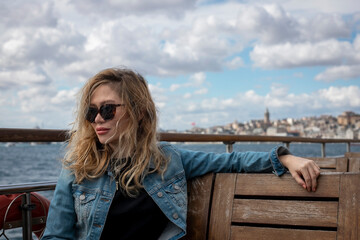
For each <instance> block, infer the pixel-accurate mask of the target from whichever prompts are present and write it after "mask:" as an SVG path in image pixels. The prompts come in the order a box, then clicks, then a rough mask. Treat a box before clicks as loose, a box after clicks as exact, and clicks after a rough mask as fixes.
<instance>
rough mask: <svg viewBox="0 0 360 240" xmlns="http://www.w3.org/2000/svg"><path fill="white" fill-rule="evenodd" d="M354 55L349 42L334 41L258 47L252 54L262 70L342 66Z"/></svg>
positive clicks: (255, 63)
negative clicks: (345, 60)
mask: <svg viewBox="0 0 360 240" xmlns="http://www.w3.org/2000/svg"><path fill="white" fill-rule="evenodd" d="M352 55H353V47H352V45H351V44H350V43H348V42H340V41H337V40H334V39H331V40H325V41H321V42H318V43H315V44H312V43H310V42H306V43H297V44H292V43H285V44H277V45H260V44H259V45H256V46H255V47H254V50H253V51H252V52H251V53H250V56H251V59H252V60H253V61H254V65H255V66H257V67H262V68H288V67H302V66H317V65H332V64H341V63H342V61H343V60H344V59H346V58H350V57H352Z"/></svg>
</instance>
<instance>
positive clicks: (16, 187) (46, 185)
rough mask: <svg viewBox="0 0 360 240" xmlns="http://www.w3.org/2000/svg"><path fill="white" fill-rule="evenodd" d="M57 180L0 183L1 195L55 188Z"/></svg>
mask: <svg viewBox="0 0 360 240" xmlns="http://www.w3.org/2000/svg"><path fill="white" fill-rule="evenodd" d="M55 186H56V181H48V182H33V183H19V184H8V185H0V195H4V194H15V193H27V192H40V191H48V190H54V189H55Z"/></svg>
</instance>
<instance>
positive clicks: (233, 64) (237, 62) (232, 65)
mask: <svg viewBox="0 0 360 240" xmlns="http://www.w3.org/2000/svg"><path fill="white" fill-rule="evenodd" d="M225 65H226V66H227V68H229V69H237V68H240V67H242V66H244V61H243V60H242V59H241V58H240V57H235V58H233V59H231V60H230V61H228V62H226V63H225Z"/></svg>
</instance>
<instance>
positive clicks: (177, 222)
mask: <svg viewBox="0 0 360 240" xmlns="http://www.w3.org/2000/svg"><path fill="white" fill-rule="evenodd" d="M160 148H161V149H162V151H163V152H164V154H165V155H166V156H167V157H168V159H169V164H168V167H167V170H166V171H165V173H164V175H163V177H162V176H160V175H159V174H157V173H152V174H148V175H147V176H146V177H145V178H144V182H143V185H144V188H145V190H146V191H147V193H148V194H149V195H150V196H151V198H152V199H153V200H154V201H155V203H156V204H157V205H158V206H159V207H160V209H161V210H162V211H163V213H164V214H165V215H166V216H167V218H168V220H169V223H168V225H167V227H166V228H165V230H164V231H163V233H162V235H161V236H160V238H159V239H179V238H180V237H182V236H184V235H185V234H186V213H187V184H186V180H187V179H190V178H194V177H197V176H201V175H203V174H206V173H208V172H274V173H275V174H276V175H278V176H280V175H282V174H284V173H285V172H286V169H285V168H284V167H283V166H282V164H281V163H280V161H279V158H278V150H279V147H276V148H274V149H272V150H271V151H270V153H266V152H233V153H220V154H215V153H204V152H197V151H190V150H184V149H178V148H176V147H175V146H173V145H171V144H169V143H161V144H160ZM280 148H281V149H282V152H284V151H283V147H280ZM286 151H287V150H286ZM150 165H151V164H150ZM150 168H151V166H150ZM115 191H116V183H115V180H114V177H113V175H112V173H111V172H110V171H107V172H106V173H105V174H104V175H103V176H101V177H99V178H98V179H93V180H84V181H83V182H82V183H81V184H76V183H74V175H73V174H72V173H71V172H70V171H69V170H66V169H63V170H62V171H61V174H60V177H59V179H58V183H57V186H56V189H55V193H54V197H53V199H52V201H51V205H50V209H49V214H48V220H47V223H46V229H45V233H44V236H43V238H42V239H94V240H95V239H100V236H101V232H102V230H103V228H104V225H105V221H106V217H107V213H108V210H109V208H110V205H111V202H112V199H113V197H114V194H115ZM119 231H126V229H121V226H119Z"/></svg>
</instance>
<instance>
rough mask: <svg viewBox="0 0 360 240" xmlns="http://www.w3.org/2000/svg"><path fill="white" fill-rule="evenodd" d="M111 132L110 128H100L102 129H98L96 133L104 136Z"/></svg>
mask: <svg viewBox="0 0 360 240" xmlns="http://www.w3.org/2000/svg"><path fill="white" fill-rule="evenodd" d="M109 130H110V129H109V128H102V127H100V128H96V133H97V134H98V135H104V134H107V133H108V132H109Z"/></svg>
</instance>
